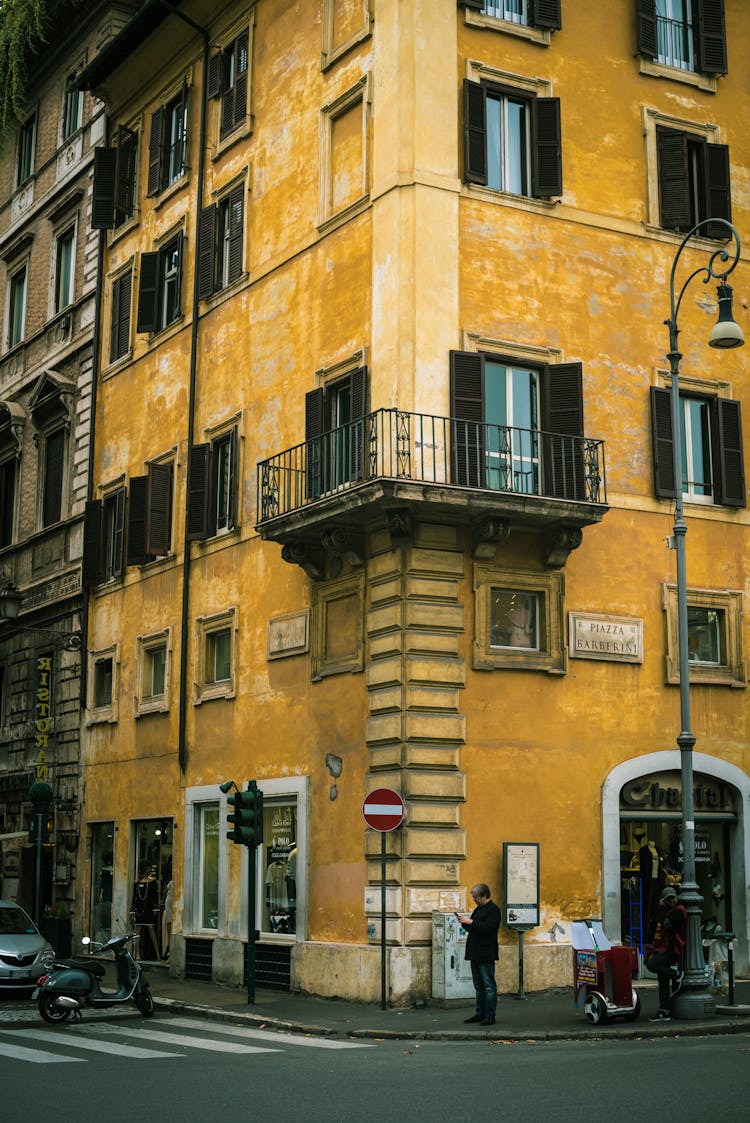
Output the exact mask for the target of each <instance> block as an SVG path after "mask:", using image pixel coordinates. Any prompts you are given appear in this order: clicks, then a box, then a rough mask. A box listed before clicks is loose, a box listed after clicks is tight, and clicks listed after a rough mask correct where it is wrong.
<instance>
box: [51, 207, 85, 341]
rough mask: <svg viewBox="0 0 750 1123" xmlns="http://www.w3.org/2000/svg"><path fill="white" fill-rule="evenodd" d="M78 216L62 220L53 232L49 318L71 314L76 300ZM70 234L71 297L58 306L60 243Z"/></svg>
mask: <svg viewBox="0 0 750 1123" xmlns="http://www.w3.org/2000/svg"><path fill="white" fill-rule="evenodd" d="M78 233H79V231H78V216H77V215H75V216H73V217H72V218H71V217H68V218H67V219H66V220H65V221H61V222H60V223H59V224H58V225H57V226H55V229H54V231H53V234H52V240H53V249H52V260H51V262H50V264H51V266H52V268H51V270H50V274H51V275H50V291H49V306H48V309H47V318H48V319H49V320H52V319H54V318H55V317H56V316H62V315H63V314H64V313H66V312H67V313H68V315H70V313H71V309H72V307H73V305H74V304H75V302H76V284H77V281H78V270H77V268H76V263H77V258H78ZM68 234H70V235H71V236H72V239H71V263H70V277H69V281H70V299H69V300H68V303H67V304H61V305H60V307H59V308H58V307H57V293H58V286H59V281H60V256H59V255H60V243H61V242H62V241H63V239H64V238H65V237H66V235H68Z"/></svg>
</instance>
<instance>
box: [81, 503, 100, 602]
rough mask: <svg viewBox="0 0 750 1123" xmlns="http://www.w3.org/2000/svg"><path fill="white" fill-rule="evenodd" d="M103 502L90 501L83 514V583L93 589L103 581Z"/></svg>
mask: <svg viewBox="0 0 750 1123" xmlns="http://www.w3.org/2000/svg"><path fill="white" fill-rule="evenodd" d="M101 529H102V501H101V499H89V500H87V501H86V506H85V508H84V512H83V570H82V575H81V583H82V585H83V587H84V589H91V588H93V586H94V585H98V584H99V582H100V581H101V546H100V541H101Z"/></svg>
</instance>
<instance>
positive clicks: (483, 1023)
mask: <svg viewBox="0 0 750 1123" xmlns="http://www.w3.org/2000/svg"><path fill="white" fill-rule="evenodd" d="M479 1024H480V1026H494V1024H495V1019H494V1018H484V1019H483V1020H482V1021H481V1022H480V1023H479Z"/></svg>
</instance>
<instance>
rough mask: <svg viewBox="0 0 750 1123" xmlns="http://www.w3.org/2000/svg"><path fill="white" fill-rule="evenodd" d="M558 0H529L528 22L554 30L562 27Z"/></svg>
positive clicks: (533, 25)
mask: <svg viewBox="0 0 750 1123" xmlns="http://www.w3.org/2000/svg"><path fill="white" fill-rule="evenodd" d="M561 7H562V5H561V3H560V0H529V23H530V24H531V26H532V27H547V28H550V30H552V31H555V30H557V29H558V28H561V27H562V11H561Z"/></svg>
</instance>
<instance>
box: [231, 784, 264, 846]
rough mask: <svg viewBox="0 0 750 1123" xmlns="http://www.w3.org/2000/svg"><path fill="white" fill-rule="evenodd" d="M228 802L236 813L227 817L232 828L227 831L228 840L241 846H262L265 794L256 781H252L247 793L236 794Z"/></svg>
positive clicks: (239, 792)
mask: <svg viewBox="0 0 750 1123" xmlns="http://www.w3.org/2000/svg"><path fill="white" fill-rule="evenodd" d="M227 802H228V803H229V804H230V806H231V807H233V808H234V812H233V813H232V814H230V815H227V822H228V823H229V824H230V825H231V827H232V830H229V831H227V838H228V839H230V840H231V841H232V842H237V843H239V844H240V845H241V846H253V847H255V846H260V844H261V842H262V841H263V792H262V791H260V789H259V788H258V786H257V785H256V783H255V780H251V781H250V783H249V784H248V786H247V791H244V792H241V791H237V792H234V794H233V795H230V796H229V797H228V800H227Z"/></svg>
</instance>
